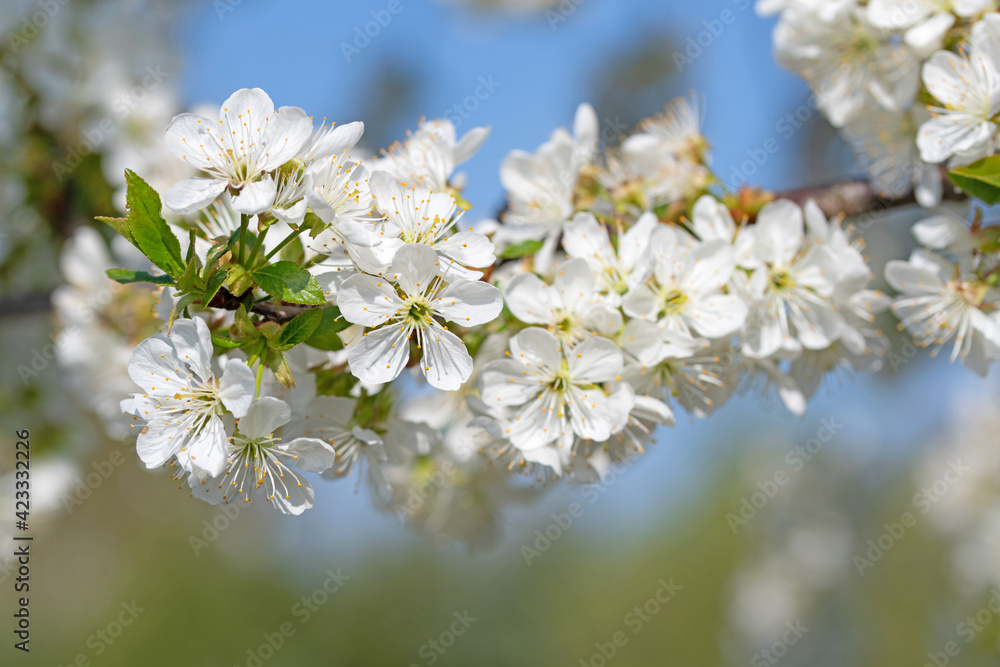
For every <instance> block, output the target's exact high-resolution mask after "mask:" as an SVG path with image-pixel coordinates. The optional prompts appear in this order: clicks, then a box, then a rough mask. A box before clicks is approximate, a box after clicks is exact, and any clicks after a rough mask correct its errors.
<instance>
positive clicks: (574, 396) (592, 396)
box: [567, 387, 612, 442]
mask: <svg viewBox="0 0 1000 667" xmlns="http://www.w3.org/2000/svg"><path fill="white" fill-rule="evenodd" d="M567 393H568V396H569V406H568V409H567V411H568V412H569V418H570V423H571V424H572V425H573V432H574V433H576V434H577V435H578V436H580V437H581V438H586V439H590V440H595V441H597V442H600V441H602V440H607V439H608V438H609V437H611V427H612V419H611V408H610V406H609V405H608V397H607V396H605V395H604V392H602V391H601V390H600V389H589V390H587V391H583V390H581V389H579V388H577V387H570V388H569V391H568V392H567Z"/></svg>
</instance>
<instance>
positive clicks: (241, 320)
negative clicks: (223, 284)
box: [230, 305, 261, 342]
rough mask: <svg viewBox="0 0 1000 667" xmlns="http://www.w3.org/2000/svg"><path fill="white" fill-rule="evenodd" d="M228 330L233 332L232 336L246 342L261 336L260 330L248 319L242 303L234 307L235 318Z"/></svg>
mask: <svg viewBox="0 0 1000 667" xmlns="http://www.w3.org/2000/svg"><path fill="white" fill-rule="evenodd" d="M230 332H231V333H232V334H233V338H235V339H237V340H242V341H247V342H249V341H254V340H258V339H260V337H261V333H260V331H258V330H257V327H255V326H254V324H253V322H251V321H250V317H249V315H247V309H246V307H245V306H243V305H241V306H240V307H239V308H237V309H236V316H235V320H234V321H233V326H232V328H231V329H230Z"/></svg>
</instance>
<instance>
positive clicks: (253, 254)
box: [247, 225, 271, 266]
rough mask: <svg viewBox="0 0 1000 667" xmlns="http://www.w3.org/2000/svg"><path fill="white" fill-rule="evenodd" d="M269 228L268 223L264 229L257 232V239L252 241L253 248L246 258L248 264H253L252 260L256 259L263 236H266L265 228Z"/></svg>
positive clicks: (262, 244)
mask: <svg viewBox="0 0 1000 667" xmlns="http://www.w3.org/2000/svg"><path fill="white" fill-rule="evenodd" d="M270 228H271V226H270V225H268V226H267V227H265V228H264V231H262V232H261V231H258V232H257V240H256V241H254V244H253V249H252V250H251V251H250V256H249V257H248V258H247V265H248V266H253V262H254V260H255V259H257V253H259V252H260V249H261V248H262V247H263V246H264V237H265V236H267V230H269V229H270Z"/></svg>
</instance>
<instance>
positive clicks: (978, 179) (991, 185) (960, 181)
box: [948, 155, 1000, 204]
mask: <svg viewBox="0 0 1000 667" xmlns="http://www.w3.org/2000/svg"><path fill="white" fill-rule="evenodd" d="M948 175H949V176H950V177H951V182H952V183H954V184H955V185H956V186H958V187H959V188H961V189H962V190H964V191H965V192H967V193H968V194H970V195H972V196H973V197H976V198H978V199H982V200H983V201H984V202H986V203H987V204H996V203H998V202H1000V155H991V156H990V157H987V158H983V159H982V160H979V161H978V162H973V163H972V164H967V165H965V166H964V167H957V168H955V169H952V170H951V171H949V172H948Z"/></svg>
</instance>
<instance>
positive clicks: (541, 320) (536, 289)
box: [504, 273, 554, 324]
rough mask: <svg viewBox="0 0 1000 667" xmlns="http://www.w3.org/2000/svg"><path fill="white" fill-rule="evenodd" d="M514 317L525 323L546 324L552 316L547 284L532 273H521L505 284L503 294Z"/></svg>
mask: <svg viewBox="0 0 1000 667" xmlns="http://www.w3.org/2000/svg"><path fill="white" fill-rule="evenodd" d="M504 300H505V301H506V302H507V307H508V308H510V312H512V313H513V314H514V317H516V318H517V319H519V320H521V321H522V322H524V323H525V324H548V323H549V322H550V321H551V320H552V319H553V317H554V315H553V307H552V303H551V301H550V299H549V286H548V285H546V284H545V283H544V282H543V281H542V279H541V278H539V277H538V276H536V275H535V274H533V273H521V274H518V275H516V276H514V277H513V278H512V279H511V281H510V282H509V283H508V284H507V291H506V293H505V294H504Z"/></svg>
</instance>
